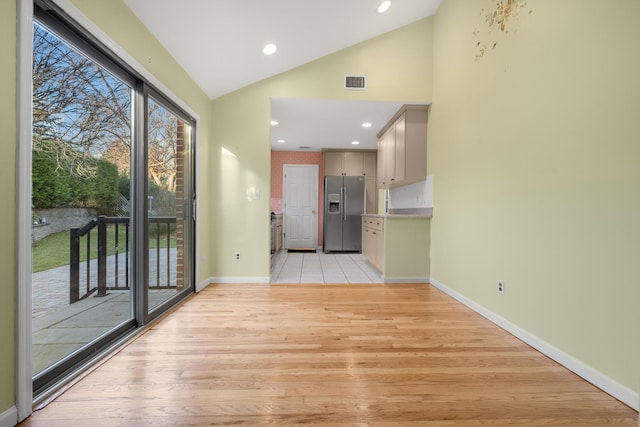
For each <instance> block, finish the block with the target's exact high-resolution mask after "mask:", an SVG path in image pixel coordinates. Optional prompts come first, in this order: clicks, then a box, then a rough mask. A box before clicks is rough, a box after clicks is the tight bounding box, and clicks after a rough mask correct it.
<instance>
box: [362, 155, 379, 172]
mask: <svg viewBox="0 0 640 427" xmlns="http://www.w3.org/2000/svg"><path fill="white" fill-rule="evenodd" d="M363 154H364V167H363V174H364V176H366V177H367V178H369V177H375V176H376V170H377V161H378V159H377V158H378V156H377V155H376V153H363Z"/></svg>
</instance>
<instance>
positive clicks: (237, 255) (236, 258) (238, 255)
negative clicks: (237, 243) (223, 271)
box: [235, 252, 240, 261]
mask: <svg viewBox="0 0 640 427" xmlns="http://www.w3.org/2000/svg"><path fill="white" fill-rule="evenodd" d="M235 260H236V261H240V252H236V254H235Z"/></svg>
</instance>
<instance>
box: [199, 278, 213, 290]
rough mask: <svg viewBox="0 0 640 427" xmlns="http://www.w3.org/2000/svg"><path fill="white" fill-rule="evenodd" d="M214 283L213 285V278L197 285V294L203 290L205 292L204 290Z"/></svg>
mask: <svg viewBox="0 0 640 427" xmlns="http://www.w3.org/2000/svg"><path fill="white" fill-rule="evenodd" d="M212 283H213V277H207V278H206V279H204V280H203V281H202V282H200V283H198V284H196V293H198V292H200V291H201V290H203V289H204V288H206V287H207V286H209V285H210V284H212Z"/></svg>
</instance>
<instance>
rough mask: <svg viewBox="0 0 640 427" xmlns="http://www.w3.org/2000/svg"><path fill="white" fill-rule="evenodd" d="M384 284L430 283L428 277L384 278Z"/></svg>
mask: <svg viewBox="0 0 640 427" xmlns="http://www.w3.org/2000/svg"><path fill="white" fill-rule="evenodd" d="M383 280H384V283H429V278H428V277H384V278H383Z"/></svg>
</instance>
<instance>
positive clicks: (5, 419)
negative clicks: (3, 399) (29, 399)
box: [0, 406, 18, 427]
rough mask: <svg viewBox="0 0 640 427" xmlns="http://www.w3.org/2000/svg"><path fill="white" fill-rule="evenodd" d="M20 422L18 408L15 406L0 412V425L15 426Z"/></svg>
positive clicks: (4, 426)
mask: <svg viewBox="0 0 640 427" xmlns="http://www.w3.org/2000/svg"><path fill="white" fill-rule="evenodd" d="M16 424H18V409H17V408H16V407H15V406H12V407H11V408H9V409H7V410H6V411H4V412H3V413H2V414H0V427H14V426H15V425H16Z"/></svg>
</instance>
